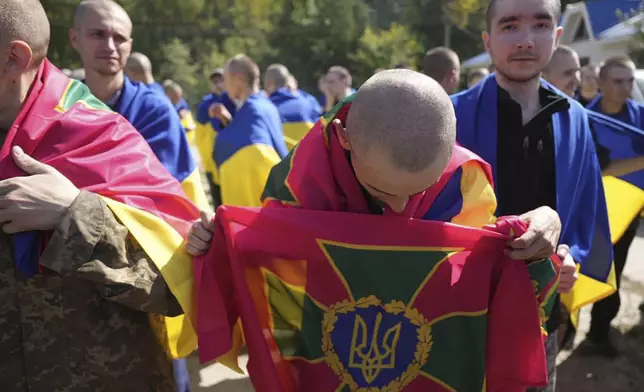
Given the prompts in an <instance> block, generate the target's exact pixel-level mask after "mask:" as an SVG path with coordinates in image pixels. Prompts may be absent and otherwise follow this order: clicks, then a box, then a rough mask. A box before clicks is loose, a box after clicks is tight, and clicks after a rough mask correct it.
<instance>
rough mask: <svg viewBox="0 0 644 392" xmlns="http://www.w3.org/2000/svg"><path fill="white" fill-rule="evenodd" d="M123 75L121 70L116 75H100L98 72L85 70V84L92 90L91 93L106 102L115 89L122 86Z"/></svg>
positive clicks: (114, 92)
mask: <svg viewBox="0 0 644 392" xmlns="http://www.w3.org/2000/svg"><path fill="white" fill-rule="evenodd" d="M124 82H125V77H124V75H123V72H119V73H117V74H116V75H102V74H99V73H98V72H87V74H86V76H85V84H87V86H88V87H89V89H90V90H91V91H92V94H94V96H95V97H96V98H98V99H100V100H101V101H103V102H105V103H107V101H109V100H110V98H112V97H113V96H114V95H115V94H116V92H117V91H119V90H120V89H122V88H123V83H124Z"/></svg>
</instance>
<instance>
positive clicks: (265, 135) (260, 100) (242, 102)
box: [214, 54, 288, 207]
mask: <svg viewBox="0 0 644 392" xmlns="http://www.w3.org/2000/svg"><path fill="white" fill-rule="evenodd" d="M259 81H260V74H259V67H258V66H257V64H255V62H254V61H253V60H252V59H251V58H250V57H248V56H246V55H243V54H239V55H237V56H234V57H232V58H230V59H229V60H228V61H227V62H226V67H225V68H224V83H225V86H226V92H227V93H228V95H229V96H230V98H231V99H232V100H233V101H234V102H235V105H236V107H237V113H235V117H234V118H232V121H231V122H230V124H229V125H228V126H226V128H224V129H223V130H222V131H220V132H219V134H218V135H217V142H216V143H215V152H214V158H215V164H216V165H217V170H218V175H219V178H218V179H219V183H220V187H221V199H222V204H228V205H236V206H244V207H253V206H260V205H261V194H262V189H263V188H264V184H265V183H266V178H267V177H268V173H269V172H270V170H271V168H272V167H273V166H274V165H275V164H276V163H278V162H279V161H280V159H282V158H283V157H284V156H286V154H287V153H288V149H287V147H286V144H285V142H284V134H283V131H282V121H281V120H280V114H279V112H278V111H277V108H276V107H275V106H274V105H273V104H272V103H271V101H269V100H268V98H266V96H265V95H264V94H261V93H260V91H259ZM220 110H221V112H222V113H224V116H225V117H227V118H231V117H232V116H231V114H230V113H228V111H227V110H226V108H225V107H224V106H223V105H220Z"/></svg>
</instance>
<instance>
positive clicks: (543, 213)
mask: <svg viewBox="0 0 644 392" xmlns="http://www.w3.org/2000/svg"><path fill="white" fill-rule="evenodd" d="M521 220H522V221H523V222H525V223H526V224H527V225H528V231H526V232H525V233H524V234H523V235H522V236H521V237H519V238H517V239H515V240H513V241H511V242H510V248H511V250H510V251H508V256H509V257H510V258H512V259H515V260H541V259H545V258H547V257H550V256H551V255H552V254H553V253H555V249H556V248H557V244H558V243H559V235H560V234H561V220H560V219H559V215H558V214H557V212H556V211H555V210H553V209H552V208H550V207H546V206H543V207H539V208H537V209H536V210H532V211H530V212H527V213H525V214H523V215H521Z"/></svg>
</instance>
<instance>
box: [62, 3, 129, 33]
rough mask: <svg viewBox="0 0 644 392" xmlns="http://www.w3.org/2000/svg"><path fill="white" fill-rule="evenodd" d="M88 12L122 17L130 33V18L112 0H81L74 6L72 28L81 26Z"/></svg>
mask: <svg viewBox="0 0 644 392" xmlns="http://www.w3.org/2000/svg"><path fill="white" fill-rule="evenodd" d="M90 12H99V13H101V14H109V15H111V16H112V17H116V18H119V19H122V20H123V21H125V22H126V24H127V26H128V27H129V33H130V34H131V33H132V20H131V19H130V16H129V15H128V14H127V12H126V11H125V9H123V7H121V6H120V5H119V4H118V3H116V2H114V1H112V0H83V1H81V2H80V4H79V5H78V6H77V7H76V12H74V28H75V29H80V28H81V26H82V25H83V24H84V23H85V20H86V19H87V15H88V14H89V13H90Z"/></svg>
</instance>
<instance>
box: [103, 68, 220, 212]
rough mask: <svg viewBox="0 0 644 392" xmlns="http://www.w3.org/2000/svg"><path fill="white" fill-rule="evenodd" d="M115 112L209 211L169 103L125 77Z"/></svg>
mask: <svg viewBox="0 0 644 392" xmlns="http://www.w3.org/2000/svg"><path fill="white" fill-rule="evenodd" d="M113 109H114V110H115V111H117V112H118V113H120V114H121V115H122V116H123V117H125V118H126V119H127V120H128V121H129V122H130V123H131V124H132V125H134V128H136V129H137V130H138V131H139V132H140V133H141V135H143V137H144V138H145V140H146V141H147V142H148V144H150V147H152V151H154V153H155V155H156V156H157V158H159V160H160V161H161V163H162V164H163V166H164V167H165V168H166V170H168V172H170V174H172V176H173V177H174V178H175V179H177V180H178V181H179V182H180V183H181V186H182V187H183V190H184V191H185V192H186V194H187V195H188V197H189V198H190V199H191V200H192V201H193V202H194V203H195V204H196V205H197V206H198V207H199V208H201V209H206V210H207V209H210V204H209V203H208V199H207V198H206V193H205V192H204V189H203V184H202V182H201V176H200V174H199V170H198V168H197V164H196V162H195V160H194V158H193V157H192V153H191V152H190V145H189V144H188V139H187V138H186V135H185V132H184V129H183V126H182V125H181V120H180V119H179V115H178V114H177V111H176V109H175V108H174V106H173V105H172V103H170V100H169V99H167V98H166V99H164V98H163V97H161V96H160V95H159V94H158V92H157V91H155V90H153V89H151V88H149V87H147V86H146V85H144V84H143V83H134V82H132V81H131V80H129V79H128V78H127V77H125V83H124V85H123V89H122V90H121V96H120V97H119V100H118V102H117V104H116V105H115V107H114V108H113Z"/></svg>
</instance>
